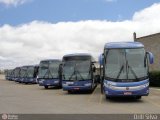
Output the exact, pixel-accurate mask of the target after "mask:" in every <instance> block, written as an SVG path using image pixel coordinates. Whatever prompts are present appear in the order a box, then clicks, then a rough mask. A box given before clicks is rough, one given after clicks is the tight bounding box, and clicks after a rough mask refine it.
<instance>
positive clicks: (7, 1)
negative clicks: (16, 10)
mask: <svg viewBox="0 0 160 120" xmlns="http://www.w3.org/2000/svg"><path fill="white" fill-rule="evenodd" d="M28 1H30V0H0V3H2V4H4V5H6V6H11V5H13V6H17V5H21V4H24V3H26V2H28Z"/></svg>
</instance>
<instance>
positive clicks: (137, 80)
mask: <svg viewBox="0 0 160 120" xmlns="http://www.w3.org/2000/svg"><path fill="white" fill-rule="evenodd" d="M129 68H130V69H131V72H132V74H133V75H134V77H135V78H136V80H137V81H139V80H138V77H137V75H136V73H135V72H134V70H133V69H132V67H131V66H130V65H128V70H129Z"/></svg>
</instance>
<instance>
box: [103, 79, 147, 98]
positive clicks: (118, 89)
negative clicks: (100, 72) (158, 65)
mask: <svg viewBox="0 0 160 120" xmlns="http://www.w3.org/2000/svg"><path fill="white" fill-rule="evenodd" d="M103 87H104V88H103V89H104V92H105V94H106V95H107V96H147V95H148V94H149V79H146V80H143V81H140V82H126V83H120V82H110V81H107V80H104V86H103Z"/></svg>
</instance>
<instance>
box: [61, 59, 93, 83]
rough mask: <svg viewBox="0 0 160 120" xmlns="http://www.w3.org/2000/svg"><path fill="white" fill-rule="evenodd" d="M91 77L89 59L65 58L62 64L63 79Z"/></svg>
mask: <svg viewBox="0 0 160 120" xmlns="http://www.w3.org/2000/svg"><path fill="white" fill-rule="evenodd" d="M86 79H91V73H90V60H67V61H65V63H64V65H63V80H86Z"/></svg>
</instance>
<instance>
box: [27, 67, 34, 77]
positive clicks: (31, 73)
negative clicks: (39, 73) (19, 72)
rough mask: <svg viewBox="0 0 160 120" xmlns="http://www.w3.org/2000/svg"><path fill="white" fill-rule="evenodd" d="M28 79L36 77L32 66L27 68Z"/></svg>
mask: <svg viewBox="0 0 160 120" xmlns="http://www.w3.org/2000/svg"><path fill="white" fill-rule="evenodd" d="M27 77H29V78H33V77H34V66H30V67H28V68H27Z"/></svg>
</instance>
